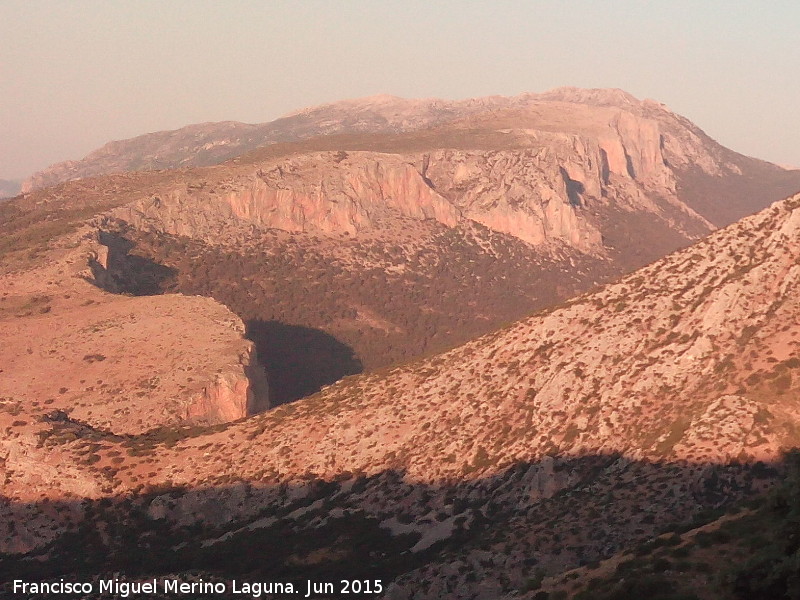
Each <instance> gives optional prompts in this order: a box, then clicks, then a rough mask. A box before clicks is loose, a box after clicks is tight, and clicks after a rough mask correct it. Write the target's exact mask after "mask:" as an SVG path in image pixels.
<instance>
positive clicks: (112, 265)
mask: <svg viewBox="0 0 800 600" xmlns="http://www.w3.org/2000/svg"><path fill="white" fill-rule="evenodd" d="M99 241H100V243H101V244H102V245H103V246H105V247H106V248H107V249H108V250H107V252H106V257H105V259H101V258H100V257H98V256H94V257H92V258H91V259H90V260H89V267H90V268H91V270H92V276H93V277H94V281H93V282H92V283H94V284H95V285H97V286H98V287H100V288H102V289H104V290H106V291H108V292H113V293H116V294H131V295H133V296H154V295H157V294H163V293H164V292H166V291H169V290H170V289H172V287H174V282H175V276H176V274H177V271H176V270H175V269H173V268H171V267H166V266H164V265H161V264H159V263H157V262H155V261H153V260H150V259H149V258H146V257H143V256H137V255H135V254H131V253H130V252H131V250H133V248H134V247H135V244H134V243H133V242H131V241H130V240H128V239H126V238H125V237H123V236H121V235H120V234H118V233H114V232H110V231H100V232H99Z"/></svg>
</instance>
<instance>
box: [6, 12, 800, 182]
mask: <svg viewBox="0 0 800 600" xmlns="http://www.w3.org/2000/svg"><path fill="white" fill-rule="evenodd" d="M798 26H800V2H796V1H785V2H784V1H767V0H758V1H757V0H753V1H752V2H735V1H725V2H710V1H708V0H703V1H702V2H701V1H699V0H691V1H677V0H665V1H663V2H657V1H647V2H646V1H644V0H639V1H635V2H633V1H631V2H622V1H614V0H603V1H595V2H589V1H584V2H578V1H569V0H559V1H553V2H544V1H542V2H536V1H527V2H502V1H492V2H488V1H487V2H468V1H467V0H458V1H440V2H433V1H431V0H428V1H422V2H416V1H409V0H404V1H402V2H390V1H384V0H372V1H363V2H356V1H345V0H340V1H338V2H334V1H332V0H330V1H317V2H300V1H299V0H295V1H287V2H280V1H278V0H260V1H253V2H244V1H241V2H235V1H225V2H223V1H217V2H202V1H192V2H184V1H179V0H169V1H161V0H159V1H157V2H156V1H154V2H147V1H142V0H137V1H135V2H131V1H125V2H122V1H118V2H115V1H112V0H100V1H96V2H90V1H80V0H70V1H67V0H64V1H61V2H59V1H56V0H50V1H47V2H37V1H31V0H24V1H16V0H0V178H22V177H25V176H27V175H29V174H30V173H32V172H33V171H35V170H37V169H41V168H43V167H45V166H47V165H48V164H51V163H53V162H57V161H61V160H65V159H77V158H81V157H83V156H84V155H86V154H87V153H88V152H89V151H91V150H93V149H95V148H97V147H99V146H101V145H102V144H104V143H105V142H107V141H110V140H113V139H124V138H128V137H132V136H135V135H139V134H142V133H147V132H151V131H158V130H162V129H175V128H177V127H180V126H183V125H187V124H189V123H197V122H202V121H220V120H238V121H245V122H250V123H260V122H265V121H269V120H272V119H274V118H277V117H279V116H281V115H282V114H284V113H286V112H289V111H292V110H295V109H298V108H302V107H304V106H310V105H315V104H320V103H323V102H329V101H334V100H339V99H343V98H353V97H358V96H368V95H373V94H377V93H389V94H395V95H398V96H404V97H434V96H435V97H442V98H451V99H455V98H466V97H473V96H485V95H492V94H502V95H513V94H517V93H520V92H524V91H532V92H537V91H544V90H547V89H550V88H553V87H558V86H562V85H575V86H581V87H619V88H623V89H625V90H627V91H629V92H631V93H632V94H634V95H635V96H637V97H640V98H644V97H649V98H654V99H656V100H659V101H661V102H664V103H666V104H667V105H668V106H669V107H670V108H671V109H673V110H674V111H676V112H678V113H681V114H683V115H684V116H686V117H688V118H690V119H691V120H693V121H694V122H695V123H697V124H698V125H699V126H700V127H701V128H703V129H704V130H705V131H706V132H707V133H709V134H710V135H711V136H712V137H714V138H715V139H717V140H718V141H720V142H721V143H723V144H725V145H726V146H729V147H731V148H733V149H734V150H737V151H739V152H742V153H745V154H749V155H752V156H757V157H759V158H764V159H767V160H771V161H774V162H778V163H789V164H793V165H798V166H800V37H799V36H798Z"/></svg>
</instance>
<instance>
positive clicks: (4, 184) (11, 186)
mask: <svg viewBox="0 0 800 600" xmlns="http://www.w3.org/2000/svg"><path fill="white" fill-rule="evenodd" d="M21 188H22V184H21V183H20V182H19V181H12V180H9V179H0V200H3V199H5V198H13V197H14V196H16V195H17V194H19V192H20V189H21Z"/></svg>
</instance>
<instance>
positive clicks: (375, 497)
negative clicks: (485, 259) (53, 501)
mask: <svg viewBox="0 0 800 600" xmlns="http://www.w3.org/2000/svg"><path fill="white" fill-rule="evenodd" d="M798 235H800V195H798V196H794V197H792V198H789V199H787V200H785V201H783V202H780V203H777V204H775V205H774V206H773V207H771V208H769V209H766V210H764V211H762V212H761V213H759V214H758V215H755V216H753V217H749V218H747V219H744V220H742V221H741V222H740V223H737V224H735V225H733V226H730V227H728V228H726V229H723V230H721V231H718V232H716V233H714V234H712V235H711V236H709V237H708V238H706V239H705V240H703V241H701V242H699V243H698V244H696V245H694V246H692V247H690V248H688V249H685V250H683V251H681V252H678V253H675V254H673V255H671V256H669V257H667V258H665V259H662V260H660V261H657V262H656V263H653V264H652V265H649V266H647V267H645V268H643V269H641V270H639V271H637V272H635V273H633V274H632V275H630V276H627V277H625V278H623V279H621V280H620V281H619V282H617V283H614V284H612V285H608V286H606V287H604V288H602V289H600V290H599V291H597V292H594V293H591V294H587V295H585V296H582V297H580V298H577V299H575V300H573V301H570V302H568V303H567V304H566V305H563V306H561V307H558V308H555V309H551V310H547V311H544V312H542V313H541V314H538V315H534V316H532V317H530V318H528V319H525V320H523V321H520V322H518V323H516V324H514V325H512V326H510V327H508V328H506V329H503V330H500V331H498V332H496V333H493V334H490V335H487V336H484V337H482V338H480V339H477V340H475V341H473V342H470V343H467V344H465V345H463V346H461V347H458V348H456V349H454V350H452V351H450V352H447V353H444V354H441V355H438V356H435V357H432V358H429V359H426V360H422V361H418V362H416V363H412V364H409V365H406V366H403V367H398V368H395V369H391V370H388V371H386V372H383V373H375V374H370V375H363V376H357V377H353V378H348V379H346V380H344V381H342V382H340V383H337V384H335V385H333V386H331V387H329V388H326V389H324V390H323V391H322V392H320V393H319V394H316V395H314V396H312V397H309V398H306V399H303V400H301V401H298V402H296V403H293V404H291V405H287V406H283V407H280V408H278V409H275V410H273V411H269V412H268V413H265V414H263V415H260V416H258V417H255V418H252V419H248V420H246V421H242V422H237V423H233V424H230V425H228V426H227V427H225V428H224V430H222V431H216V432H215V431H209V432H205V433H204V432H197V433H196V434H193V435H191V436H187V437H186V438H185V439H182V440H178V441H173V442H172V443H170V444H164V443H153V444H151V445H149V446H144V447H143V446H131V445H130V442H129V443H128V445H126V444H124V443H122V442H119V441H115V440H113V439H108V438H106V439H102V440H99V441H98V442H97V443H98V446H99V447H98V448H97V450H96V452H97V454H98V455H99V456H100V457H101V458H100V460H101V461H103V460H104V459H105V457H107V456H109V455H110V453H114V452H119V453H120V454H121V455H123V456H124V461H123V463H122V464H121V466H120V467H119V468H118V469H116V470H115V471H114V472H113V475H110V481H112V482H113V483H112V485H113V490H114V492H113V493H114V495H115V496H116V497H119V498H121V497H124V496H125V494H127V493H128V492H129V491H130V490H131V489H136V482H137V481H140V480H141V474H142V473H143V471H147V470H149V469H151V468H152V469H153V471H152V474H151V475H150V476H148V477H147V479H146V481H147V483H148V485H150V486H155V487H153V488H150V489H152V490H153V492H152V495H149V496H146V497H142V498H141V499H139V500H136V499H135V498H134V499H133V504H131V502H130V501H127V502H126V503H125V504H124V506H123V505H119V506H118V507H117V508H115V505H114V503H113V502H112V503H111V504H110V505H109V507H108V509H107V510H106V511H105V512H103V513H102V516H97V517H92V519H90V520H88V521H85V523H86V527H88V528H89V530H91V529H92V528H93V527H103V526H104V525H102V523H109V522H112V521H114V519H118V518H120V515H128V517H127V518H131V517H130V515H132V514H139V513H140V512H141V513H142V514H148V515H150V518H151V519H156V520H157V521H158V522H159V527H164V526H165V525H168V527H169V530H170V531H171V532H172V535H173V536H175V537H174V538H173V543H174V544H178V543H179V541H180V540H183V539H188V538H186V537H185V536H187V535H190V536H195V537H192V539H194V540H195V543H196V542H197V540H198V537H197V536H200V537H199V539H202V540H204V541H203V542H202V544H201V547H202V548H208V550H207V552H213V553H214V555H215V556H219V555H220V554H219V553H220V552H222V551H228V550H232V549H233V548H236V547H242V545H243V544H244V545H247V544H251V543H252V544H255V545H256V546H255V547H260V546H259V544H262V543H265V542H266V541H267V540H270V539H273V538H272V537H271V536H273V535H275V534H276V533H277V532H280V535H281V539H282V540H283V542H284V543H285V544H286V547H287V548H292V549H293V550H292V552H294V553H293V554H290V555H284V554H282V553H281V552H276V557H277V558H276V563H275V564H274V565H273V566H274V568H277V569H280V568H288V566H289V565H293V564H294V565H297V564H300V565H303V568H304V569H305V570H306V571H307V570H308V568H309V565H311V564H314V565H319V564H320V563H319V562H317V561H319V560H321V562H322V564H326V560H327V561H329V564H332V565H336V564H339V563H338V562H337V560H338V559H337V557H336V555H335V553H334V554H331V553H332V552H333V551H334V548H337V547H338V548H340V550H341V551H342V552H344V553H345V554H344V556H346V557H347V558H348V560H352V559H353V558H354V557H357V556H358V557H361V559H363V560H364V561H365V564H366V563H370V564H373V565H375V569H376V571H373V572H380V570H381V569H384V572H385V573H391V576H392V577H393V578H395V580H394V583H393V584H392V586H391V587H390V588H389V589H388V590H387V592H386V594H385V597H388V598H411V597H415V598H427V597H430V598H434V597H442V595H448V594H455V595H456V596H458V597H476V596H479V595H480V594H484V595H485V594H489V595H490V596H491V595H499V594H502V593H507V592H510V591H512V590H520V589H523V587H524V586H525V584H526V583H525V582H526V581H527V580H528V579H529V578H530V577H531V575H532V571H533V570H534V569H533V567H534V565H536V566H537V567H538V568H540V569H542V570H543V572H544V573H556V572H559V571H561V570H565V569H569V568H573V567H575V566H577V565H578V564H580V563H581V562H584V561H593V560H597V559H599V558H603V557H606V556H610V555H611V554H613V553H614V552H616V551H618V550H620V549H623V548H625V547H629V546H630V545H631V544H636V543H639V542H642V541H646V540H647V539H649V538H650V537H652V536H653V535H654V534H655V533H657V532H658V531H659V530H660V529H661V528H663V527H664V526H666V525H669V524H674V523H676V522H686V521H688V520H690V519H691V518H692V517H700V516H701V511H702V509H707V508H724V507H726V506H729V505H731V504H732V503H734V502H736V501H738V500H741V499H742V498H745V497H747V496H749V495H752V494H755V493H758V492H759V491H761V490H763V489H764V488H765V487H766V486H768V485H770V481H771V480H772V479H771V478H773V477H774V474H775V472H774V471H772V474H769V473H767V474H766V475H765V474H764V473H760V474H759V473H758V472H754V471H753V469H752V465H754V464H757V463H758V461H764V462H767V461H770V462H772V461H775V460H777V459H779V457H780V452H781V450H782V449H784V448H787V447H791V446H794V445H796V444H797V443H798V440H797V438H796V431H797V428H796V427H797V425H796V424H797V420H798V415H797V411H796V406H795V405H796V401H797V398H798V391H800V390H798V369H800V361H798V358H797V351H798V346H800V328H798V323H800V319H798V312H799V311H800V295H799V294H798V287H799V286H800V266H799V263H798V245H797V244H796V243H794V242H795V241H796V240H797V238H798ZM84 444H85V442H82V441H80V440H77V441H72V442H69V441H67V442H66V443H65V444H63V445H62V446H60V451H61V452H62V453H63V456H64V457H65V458H64V460H66V461H68V462H70V464H76V465H78V464H80V463H79V461H78V460H76V458H77V454H78V453H79V451H80V448H82V447H83V445H84ZM131 450H135V452H131ZM70 456H73V457H75V458H69V457H70ZM234 457H235V458H234ZM158 486H165V487H166V488H168V490H169V491H168V492H159V490H158ZM123 509H124V510H123ZM120 510H123V512H118V511H120ZM115 511H116V512H115ZM131 511H132V512H131ZM115 515H116V516H115ZM51 519H52V520H51V521H50V522H51V523H53V524H55V525H56V527H62V528H66V529H69V528H70V524H69V522H65V521H64V520H63V519H61V518H59V517H51ZM352 519H366V521H363V522H362V521H359V522H360V523H362V524H364V527H366V529H363V530H359V531H361V533H359V534H354V533H353V531H355V529H348V525H347V524H348V523H350V524H352V522H351V520H352ZM233 523H235V525H234V524H233ZM343 524H344V525H343ZM198 525H199V526H200V530H203V528H205V529H204V531H205V533H202V532H201V533H197V532H198V531H199V530H198V528H197V527H198ZM136 526H137V527H139V528H142V529H141V531H147V530H148V528H149V527H151V525H148V524H147V520H145V521H142V522H139V521H137V525H136ZM341 527H345V529H344V531H350V532H351V533H350V534H343V533H342V531H343V530H342V529H341ZM187 528H188V529H187ZM190 531H191V532H192V533H191V534H190V533H189V532H190ZM311 532H314V535H315V536H318V537H317V538H316V539H318V540H320V541H319V544H318V546H315V547H313V548H312V547H310V546H308V545H307V544H308V542H307V541H306V542H303V543H302V544H301V543H300V541H299V540H301V539H302V540H308V539H311V538H313V537H314V536H310V533H311ZM337 532H338V533H337ZM387 534H388V535H391V536H395V538H394V539H395V543H396V546H397V552H401V551H405V550H407V551H408V552H407V554H405V555H404V556H405V557H406V558H404V559H403V561H404V562H402V561H400V557H399V555H397V554H392V553H391V551H389V550H386V551H385V552H387V553H386V554H384V557H383V558H382V559H381V558H380V557H379V556H373V555H370V556H369V557H368V556H367V555H366V554H364V555H363V556H362V555H361V554H359V553H358V550H357V549H358V548H364V547H365V545H366V547H368V548H369V547H370V543H369V542H367V541H366V540H373V541H374V540H378V539H384V538H382V537H381V536H384V535H387ZM336 535H340V538H339V540H338V542H336V543H334V542H332V541H331V540H333V539H336ZM331 536H332V537H331ZM359 536H366V537H364V538H361V537H359ZM14 539H15V538H14V536H13V534H12V535H10V536H8V537H7V538H6V544H8V545H12V544H13V542H14ZM47 539H50V538H49V537H48V538H47ZM248 540H249V541H248ZM326 540H327V541H326ZM42 541H43V540H42ZM40 543H41V542H40ZM109 543H110V544H111V546H113V547H115V548H117V550H118V551H119V552H121V553H122V554H119V555H118V556H124V555H127V554H128V553H130V552H131V550H132V547H131V546H129V545H125V544H129V543H132V544H134V545H135V542H125V544H123V545H122V546H115V544H117V542H109ZM303 544H305V545H303ZM312 546H313V544H312ZM177 547H178V546H175V547H173V548H172V550H176V548H177ZM181 547H182V546H181ZM270 547H271V546H270ZM372 547H373V548H374V547H376V546H372ZM381 547H382V548H383V546H381ZM53 548H56V547H52V548H51V552H53V551H54V550H53ZM383 551H384V550H382V552H383ZM203 552H204V551H202V550H199V551H198V552H197V553H191V552H188V551H186V552H184V553H183V554H181V552H178V554H177V555H175V556H177V557H178V558H176V559H175V560H177V561H178V562H180V561H184V562H183V563H181V564H182V566H183V568H185V569H191V568H197V566H198V565H202V564H209V567H208V568H211V567H210V563H204V562H203V561H204V560H206V558H203V557H204V556H205V555H204V554H203ZM312 557H316V558H312ZM319 557H327V558H324V559H320V558H319ZM340 558H342V557H341V556H340V557H339V559H340ZM297 561H299V562H297ZM120 564H124V562H123V563H120ZM253 568H255V567H253ZM262 568H266V567H262ZM315 568H317V567H315ZM403 573H405V574H403Z"/></svg>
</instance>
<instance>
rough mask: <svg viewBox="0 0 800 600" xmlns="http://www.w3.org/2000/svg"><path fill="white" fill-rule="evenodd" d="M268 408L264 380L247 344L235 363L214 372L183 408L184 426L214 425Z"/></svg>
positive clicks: (250, 347) (264, 376) (254, 356)
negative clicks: (221, 370)
mask: <svg viewBox="0 0 800 600" xmlns="http://www.w3.org/2000/svg"><path fill="white" fill-rule="evenodd" d="M268 408H270V403H269V393H268V384H267V377H266V374H265V373H264V369H263V367H262V366H261V365H260V364H259V362H258V359H257V356H256V351H255V348H254V347H253V346H252V345H250V346H248V347H247V348H246V350H245V351H244V352H243V353H242V355H241V356H240V357H239V362H238V363H237V364H232V365H230V367H229V368H228V369H227V370H225V371H223V372H221V373H217V374H216V375H215V376H214V378H213V380H212V381H211V382H210V383H208V384H206V385H205V386H204V387H203V389H202V391H201V392H200V393H199V394H198V395H196V396H195V397H194V398H193V399H192V400H191V401H190V403H189V404H188V405H187V406H186V408H185V412H184V419H185V420H186V422H187V423H204V424H218V423H228V422H230V421H236V420H238V419H243V418H244V417H249V416H252V415H256V414H258V413H262V412H264V411H265V410H267V409H268Z"/></svg>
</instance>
